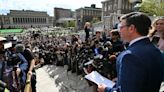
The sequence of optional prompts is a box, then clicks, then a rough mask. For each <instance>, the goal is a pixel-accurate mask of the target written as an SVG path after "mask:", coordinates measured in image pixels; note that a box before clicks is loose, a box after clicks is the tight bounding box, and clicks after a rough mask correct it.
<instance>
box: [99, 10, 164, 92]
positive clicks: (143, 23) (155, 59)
mask: <svg viewBox="0 0 164 92" xmlns="http://www.w3.org/2000/svg"><path fill="white" fill-rule="evenodd" d="M150 27H151V20H150V19H149V17H148V16H146V15H145V14H143V13H140V12H132V13H129V14H126V15H124V16H122V17H121V23H120V35H121V38H122V40H123V41H126V42H129V46H128V48H127V49H126V50H125V51H123V52H122V53H120V55H119V56H118V58H117V64H116V66H117V74H118V76H117V77H118V80H117V82H116V85H115V86H114V87H113V88H109V87H106V86H105V85H103V84H100V85H98V91H99V92H159V88H160V84H161V82H162V78H161V74H162V71H161V69H160V63H161V61H162V54H161V52H160V51H159V49H158V48H156V47H155V46H154V45H153V44H152V43H151V42H150V40H149V38H148V37H147V34H148V31H149V28H150Z"/></svg>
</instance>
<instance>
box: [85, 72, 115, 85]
mask: <svg viewBox="0 0 164 92" xmlns="http://www.w3.org/2000/svg"><path fill="white" fill-rule="evenodd" d="M85 78H86V79H88V80H90V81H92V82H94V83H96V84H97V85H99V84H105V85H107V86H108V87H111V88H112V87H113V86H114V85H115V83H114V82H112V81H111V80H109V79H107V78H105V77H104V76H102V75H101V74H99V73H98V72H97V71H92V72H91V73H90V74H88V75H85Z"/></svg>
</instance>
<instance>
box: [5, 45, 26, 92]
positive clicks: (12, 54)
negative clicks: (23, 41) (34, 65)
mask: <svg viewBox="0 0 164 92" xmlns="http://www.w3.org/2000/svg"><path fill="white" fill-rule="evenodd" d="M15 45H16V44H15V43H14V42H13V44H12V47H10V48H9V49H8V50H6V51H5V59H6V61H7V62H6V63H5V70H4V72H3V78H4V81H5V82H6V83H7V85H8V88H9V90H10V92H19V91H21V92H23V91H24V87H25V80H26V73H25V71H26V70H27V66H28V63H27V60H26V59H25V58H24V56H23V55H22V54H21V53H19V52H16V49H15Z"/></svg>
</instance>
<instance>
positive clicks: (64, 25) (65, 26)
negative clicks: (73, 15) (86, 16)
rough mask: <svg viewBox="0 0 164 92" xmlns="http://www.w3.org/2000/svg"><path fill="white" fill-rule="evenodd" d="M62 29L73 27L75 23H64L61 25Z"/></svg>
mask: <svg viewBox="0 0 164 92" xmlns="http://www.w3.org/2000/svg"><path fill="white" fill-rule="evenodd" d="M63 27H64V28H67V27H75V21H73V20H72V21H65V22H64V23H63Z"/></svg>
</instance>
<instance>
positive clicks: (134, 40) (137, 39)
mask: <svg viewBox="0 0 164 92" xmlns="http://www.w3.org/2000/svg"><path fill="white" fill-rule="evenodd" d="M145 38H148V37H147V36H142V37H138V38H136V39H133V40H132V41H130V44H129V46H130V45H132V44H133V43H135V42H137V41H139V40H142V39H145Z"/></svg>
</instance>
